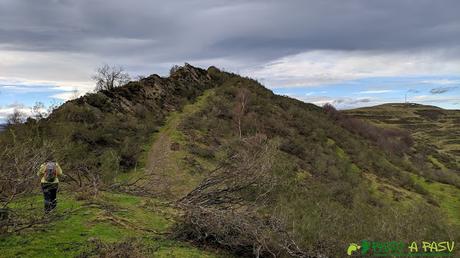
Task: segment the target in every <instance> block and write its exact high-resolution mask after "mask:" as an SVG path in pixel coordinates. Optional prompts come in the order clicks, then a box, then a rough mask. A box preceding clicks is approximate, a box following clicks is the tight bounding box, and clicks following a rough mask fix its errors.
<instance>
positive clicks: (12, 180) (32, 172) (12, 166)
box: [0, 129, 53, 233]
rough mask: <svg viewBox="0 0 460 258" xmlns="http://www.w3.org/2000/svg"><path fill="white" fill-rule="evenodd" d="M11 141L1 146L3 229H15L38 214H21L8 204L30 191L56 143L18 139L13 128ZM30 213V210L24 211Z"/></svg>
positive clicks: (0, 225)
mask: <svg viewBox="0 0 460 258" xmlns="http://www.w3.org/2000/svg"><path fill="white" fill-rule="evenodd" d="M10 133H11V134H12V137H13V143H14V144H12V145H7V146H3V148H2V150H0V233H2V232H3V233H4V232H7V231H11V230H13V231H15V230H16V229H17V228H18V227H19V228H20V227H21V225H28V224H30V223H31V222H33V221H36V220H37V218H35V217H30V218H21V216H19V214H16V213H15V212H14V211H13V210H11V209H10V208H9V207H8V206H9V204H10V203H11V202H13V201H14V200H15V199H17V198H18V197H20V196H23V195H25V194H28V193H30V192H32V191H33V190H34V187H33V186H34V185H37V178H36V172H37V170H38V168H39V166H40V165H41V164H42V163H43V162H44V161H45V159H46V157H47V156H48V155H49V153H50V152H52V150H53V147H52V146H53V144H52V143H50V142H45V143H44V144H43V145H41V146H37V145H36V144H34V143H33V140H32V139H30V140H27V141H20V142H16V141H15V137H16V136H15V134H14V131H13V129H10ZM22 215H28V214H22Z"/></svg>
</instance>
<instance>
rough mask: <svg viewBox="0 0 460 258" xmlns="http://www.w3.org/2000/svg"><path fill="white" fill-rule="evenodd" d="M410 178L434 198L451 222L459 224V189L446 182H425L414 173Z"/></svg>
mask: <svg viewBox="0 0 460 258" xmlns="http://www.w3.org/2000/svg"><path fill="white" fill-rule="evenodd" d="M412 178H413V179H414V180H415V182H417V183H418V184H420V185H421V186H423V188H425V189H426V190H428V192H429V193H430V194H431V195H432V196H433V197H434V198H435V200H436V201H437V202H438V203H439V205H440V207H441V209H443V210H444V211H445V212H446V214H447V216H448V218H449V221H450V222H451V223H453V224H456V225H460V189H458V188H456V187H455V186H452V185H448V184H443V183H438V182H427V181H426V180H425V179H424V178H423V177H420V176H415V175H414V176H413V177H412Z"/></svg>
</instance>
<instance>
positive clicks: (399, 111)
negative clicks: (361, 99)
mask: <svg viewBox="0 0 460 258" xmlns="http://www.w3.org/2000/svg"><path fill="white" fill-rule="evenodd" d="M346 113H347V114H350V115H352V116H354V117H357V118H362V119H365V120H367V121H370V122H372V123H375V124H376V125H379V126H385V127H396V128H402V129H405V130H407V131H409V132H411V134H412V136H413V137H414V139H415V140H416V142H417V143H418V145H419V147H420V150H419V151H425V152H427V154H429V155H431V156H429V158H430V160H429V161H430V162H431V163H432V164H433V165H434V166H436V167H437V168H439V169H453V170H456V171H457V172H458V171H460V140H459V139H460V131H459V130H458V128H459V126H460V110H445V109H441V108H438V107H433V106H426V105H419V104H412V103H408V104H397V103H394V104H384V105H379V106H375V107H369V108H359V109H354V110H347V111H346ZM422 148H423V149H422Z"/></svg>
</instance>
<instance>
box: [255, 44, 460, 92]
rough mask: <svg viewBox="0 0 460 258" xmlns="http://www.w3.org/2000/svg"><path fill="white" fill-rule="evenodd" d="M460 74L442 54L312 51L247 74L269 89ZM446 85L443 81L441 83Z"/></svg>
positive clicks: (455, 64)
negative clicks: (375, 79)
mask: <svg viewBox="0 0 460 258" xmlns="http://www.w3.org/2000/svg"><path fill="white" fill-rule="evenodd" d="M458 73H460V60H455V59H449V58H447V57H446V56H445V53H444V52H443V51H431V52H429V53H427V52H385V53H383V52H374V51H333V50H315V51H308V52H304V53H301V54H297V55H291V56H286V57H283V58H280V59H277V60H273V61H272V62H269V63H267V64H265V65H263V66H260V67H258V68H255V69H252V70H249V71H247V74H249V75H251V76H254V77H256V78H263V79H264V80H265V82H266V83H267V86H269V87H274V86H276V87H293V86H315V85H321V84H331V83H339V82H346V81H350V80H357V79H362V78H375V77H395V76H439V75H449V74H458ZM443 82H445V81H443Z"/></svg>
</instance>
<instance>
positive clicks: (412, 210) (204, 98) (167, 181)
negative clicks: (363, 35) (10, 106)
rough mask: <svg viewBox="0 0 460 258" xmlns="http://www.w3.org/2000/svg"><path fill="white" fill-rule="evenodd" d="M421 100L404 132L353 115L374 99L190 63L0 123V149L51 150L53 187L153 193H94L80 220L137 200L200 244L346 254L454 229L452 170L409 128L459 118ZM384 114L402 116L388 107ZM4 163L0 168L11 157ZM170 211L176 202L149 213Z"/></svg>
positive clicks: (116, 212)
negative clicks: (340, 97) (3, 127)
mask: <svg viewBox="0 0 460 258" xmlns="http://www.w3.org/2000/svg"><path fill="white" fill-rule="evenodd" d="M395 108H398V110H399V107H395ZM376 110H377V109H376ZM421 110H422V109H421ZM421 110H419V111H414V112H412V111H411V114H412V113H414V114H413V115H408V117H410V118H411V119H414V120H416V121H418V122H419V124H417V125H416V126H414V128H413V129H414V130H409V132H407V129H410V128H406V127H399V126H397V127H396V128H392V127H389V126H388V127H385V126H380V124H377V126H376V125H375V123H376V121H377V120H378V119H376V120H375V121H374V120H369V121H370V122H368V121H365V120H363V119H362V118H366V119H368V118H369V117H371V118H373V117H374V116H375V114H376V113H375V112H374V110H372V108H370V109H368V110H360V109H358V110H354V111H347V112H346V113H344V112H340V111H337V110H335V109H333V108H331V107H329V108H320V107H317V106H315V105H313V104H308V103H304V102H301V101H299V100H296V99H292V98H289V97H285V96H278V95H275V94H274V93H273V92H272V91H270V90H268V89H267V88H265V87H264V86H262V85H261V84H260V83H259V82H257V81H256V80H253V79H250V78H246V77H241V76H239V75H236V74H232V73H227V72H223V71H221V70H219V69H217V68H215V67H209V68H208V69H200V68H197V67H193V66H191V65H187V64H186V65H184V66H182V67H176V69H173V70H172V72H171V75H170V76H169V77H166V78H165V77H160V76H158V75H151V76H149V77H147V78H145V79H142V80H139V81H133V82H130V83H128V84H127V85H125V86H122V87H119V88H115V89H114V90H111V91H101V92H98V93H93V94H88V95H86V96H84V97H81V98H78V99H76V100H72V101H69V102H67V103H65V104H63V105H62V106H61V107H59V108H58V109H57V110H55V111H54V112H53V113H52V114H51V115H50V116H49V117H47V118H46V119H43V120H40V121H38V122H36V121H29V122H27V123H25V124H22V125H16V126H14V127H13V128H12V129H13V130H14V131H13V132H8V131H6V132H3V133H2V134H0V145H1V146H3V148H15V149H19V147H18V146H21V143H23V144H24V146H26V147H25V148H26V149H27V150H28V151H29V152H30V153H33V154H34V156H33V157H34V158H35V157H36V156H35V153H47V151H49V150H52V151H53V153H55V156H56V158H57V160H59V161H60V164H61V165H62V167H63V169H64V171H66V172H65V174H66V178H65V180H63V184H64V185H63V187H62V189H66V188H67V189H69V188H71V189H72V191H75V192H85V191H86V193H87V192H88V191H92V189H94V188H97V187H99V188H98V189H100V191H106V192H109V191H110V192H114V191H116V192H118V193H119V192H123V193H125V194H129V195H132V196H143V197H145V198H148V199H147V200H144V201H142V202H140V201H139V202H138V201H136V200H135V199H134V198H133V197H123V198H121V197H119V198H118V199H119V202H122V203H124V205H126V206H122V208H119V209H118V208H116V206H114V204H115V199H114V198H105V199H104V200H103V201H101V202H96V201H93V200H91V203H92V204H94V205H88V209H92V207H93V206H94V207H96V206H97V207H99V206H100V207H105V208H104V209H106V211H105V212H104V213H101V214H102V215H100V216H98V217H96V218H94V219H92V220H90V221H83V222H81V223H79V225H80V224H81V225H91V226H92V227H96V226H100V227H102V228H103V227H108V226H114V227H115V226H119V227H120V228H121V227H126V228H128V227H129V225H137V224H136V223H132V222H130V221H129V219H130V216H126V214H125V213H124V212H125V211H128V208H126V207H131V206H128V204H129V205H134V204H136V205H137V206H136V210H135V211H136V213H138V211H139V213H140V214H142V221H143V222H145V223H146V224H149V225H151V224H155V225H157V224H158V225H159V227H161V228H163V229H168V231H172V232H173V234H171V235H172V236H171V237H172V238H173V239H174V241H183V240H184V241H185V242H184V243H190V242H192V243H194V244H196V246H197V247H204V248H203V249H205V250H213V249H215V248H217V249H219V250H226V251H229V252H231V253H233V254H235V255H237V256H252V255H255V254H256V253H255V252H257V255H259V254H260V256H261V257H265V256H267V257H268V256H279V257H288V256H295V257H343V256H344V253H345V251H344V250H346V247H347V246H349V245H350V243H356V242H357V241H361V240H364V239H370V240H376V241H396V240H397V241H402V242H407V243H409V242H411V241H414V239H455V235H454V234H455V232H459V231H455V227H456V225H460V219H459V218H460V214H459V211H460V200H459V199H458V196H459V195H460V190H459V188H460V179H459V177H458V175H457V174H456V173H455V171H451V170H453V168H455V167H453V164H451V163H449V162H446V163H444V160H443V159H442V158H437V157H438V156H435V155H433V154H432V153H431V152H425V151H424V149H423V148H421V146H422V143H421V142H420V143H419V142H418V139H419V138H418V137H419V136H418V131H417V130H416V128H417V126H419V127H422V126H432V125H431V124H432V123H434V122H433V121H434V120H431V119H435V116H436V119H438V120H437V121H441V120H442V121H443V120H446V119H447V120H449V121H452V122H455V121H457V120H456V118H455V117H452V116H451V114H447V115H445V116H444V115H442V117H438V116H439V115H438V114H437V113H436V112H438V111H421ZM379 112H380V111H379ZM382 112H386V111H385V110H382ZM417 112H418V113H420V114H419V115H417V117H413V116H415V114H417ZM432 113H433V114H432ZM379 115H380V113H379ZM381 115H382V117H381V118H385V119H387V121H395V122H397V121H400V120H398V119H399V118H398V117H397V115H398V114H396V113H394V112H393V111H391V112H389V113H388V114H386V115H385V116H384V113H382V114H381ZM424 115H426V117H425V116H424ZM358 117H359V118H358ZM379 119H380V118H379ZM401 119H403V118H401ZM404 119H406V120H407V119H408V118H404ZM373 123H374V124H373ZM388 124H389V123H388ZM449 126H450V125H449ZM430 128H431V127H430ZM443 128H444V126H443ZM445 128H446V129H448V128H450V127H447V126H446V127H445ZM430 130H438V129H430ZM449 132H452V135H456V132H454V131H451V130H450V129H449ZM12 133H14V135H12ZM13 136H14V137H13ZM413 138H414V139H415V140H416V143H415V144H414V142H413V140H412V139H413ZM421 138H423V137H421ZM442 140H443V142H445V139H442ZM453 140H455V139H454V138H453ZM15 146H16V147H15ZM430 146H431V145H430ZM46 148H48V149H46ZM431 148H433V149H437V145H433V146H431V147H430V149H431ZM19 150H20V149H19ZM440 151H441V150H440ZM446 152H447V151H446ZM0 154H1V153H0ZM9 155H10V156H11V154H9ZM443 157H444V156H443ZM436 160H437V161H439V162H440V163H442V164H443V165H444V167H443V168H442V169H437V167H436V166H435V165H433V164H435V163H436ZM0 162H5V164H2V163H0V168H2V167H3V166H2V165H8V164H10V163H11V162H10V161H9V159H4V160H3V159H2V158H1V157H0ZM17 162H18V161H17ZM5 167H6V166H5ZM0 173H6V171H0ZM24 185H25V186H28V185H34V184H33V183H30V184H28V185H27V184H24ZM167 205H170V206H168V207H167ZM174 209H180V210H181V211H180V212H177V213H175V214H176V216H170V217H168V220H165V221H163V220H159V219H158V216H160V215H162V214H163V215H164V214H168V212H169V213H171V212H170V210H174ZM165 210H168V212H166V213H165V212H164V211H165ZM141 211H142V212H141ZM144 213H145V214H144ZM150 216H151V217H150ZM104 218H110V220H104ZM72 219H76V218H73V217H72ZM78 219H81V220H84V219H86V217H85V216H81V218H80V217H79V218H78ZM63 220H64V218H63ZM107 221H109V222H110V223H108V222H107ZM98 223H103V224H98ZM130 223H131V224H130ZM421 225H423V226H421ZM58 229H59V230H60V231H59V232H61V231H65V227H59V228H58ZM71 229H73V228H71ZM50 230H53V229H50ZM78 230H80V228H78V229H76V231H78ZM37 232H38V231H37ZM104 232H105V231H104ZM110 232H112V231H110ZM113 232H118V229H117V230H113ZM155 232H156V230H149V231H147V230H146V231H143V232H142V234H143V235H144V236H146V235H149V234H150V235H152V236H153V237H152V239H153V240H152V241H156V242H153V243H149V244H150V245H151V246H155V247H158V248H150V249H155V250H160V249H164V248H167V246H166V247H165V246H161V245H162V244H163V245H167V244H168V243H167V241H163V240H158V239H160V237H165V235H166V234H162V235H161V236H160V235H155V234H156V233H155ZM43 234H44V233H43ZM73 234H77V235H79V236H84V234H80V232H73ZM101 239H102V238H101ZM111 240H113V241H117V243H119V244H116V245H108V244H104V245H106V246H107V247H106V248H107V249H111V248H124V247H125V246H126V245H125V244H124V243H123V242H122V239H112V238H111ZM79 241H82V240H79ZM113 241H112V242H113ZM145 241H148V239H143V240H142V242H141V243H145ZM17 242H18V244H17V245H18V246H21V244H22V243H23V242H27V241H17ZM8 243H9V242H8ZM85 243H86V242H85ZM72 244H75V243H72ZM79 244H80V242H79ZM12 245H13V244H9V245H8V246H6V245H5V246H0V247H1V248H2V249H7V248H10V249H11V248H12V247H11V246H12ZM75 246H77V245H75ZM101 246H102V245H101ZM109 247H110V248H109ZM76 248H77V247H76ZM130 248H131V247H130ZM10 249H9V250H10ZM146 249H148V248H146ZM53 250H54V249H53ZM74 251H75V252H77V251H78V250H77V249H75V250H74ZM21 254H24V253H21Z"/></svg>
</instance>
